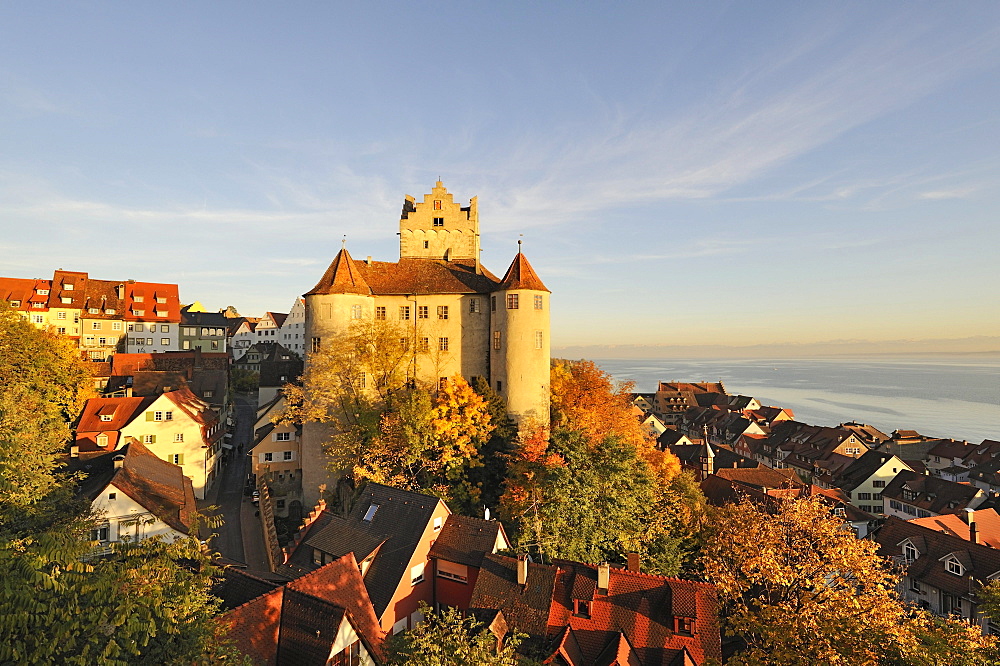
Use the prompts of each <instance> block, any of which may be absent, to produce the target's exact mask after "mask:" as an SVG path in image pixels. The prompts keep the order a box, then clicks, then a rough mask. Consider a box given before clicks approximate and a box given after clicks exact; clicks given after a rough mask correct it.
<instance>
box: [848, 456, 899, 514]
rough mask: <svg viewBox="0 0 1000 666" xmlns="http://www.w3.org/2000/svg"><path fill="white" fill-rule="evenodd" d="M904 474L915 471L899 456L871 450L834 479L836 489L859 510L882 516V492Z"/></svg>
mask: <svg viewBox="0 0 1000 666" xmlns="http://www.w3.org/2000/svg"><path fill="white" fill-rule="evenodd" d="M904 470H905V471H908V472H912V471H913V469H912V468H911V467H910V466H909V465H907V464H906V463H905V462H903V460H901V459H900V458H898V457H897V456H894V455H892V454H891V453H887V452H885V451H876V450H874V449H872V450H869V451H866V452H865V453H864V454H863V455H862V456H861V457H860V458H856V459H854V461H853V462H852V463H850V464H849V465H848V466H847V467H846V468H844V469H843V470H842V471H841V472H840V474H839V475H837V476H836V477H835V478H834V480H833V485H834V486H836V487H837V488H840V489H841V490H843V491H844V492H845V493H846V494H847V497H848V498H850V500H851V504H853V505H854V506H856V507H857V508H859V509H861V510H862V511H866V512H868V513H874V514H880V513H882V510H883V502H882V492H883V491H884V490H885V487H886V486H887V485H888V484H889V483H890V482H891V481H892V480H893V479H894V478H896V475H897V474H899V473H900V472H902V471H904Z"/></svg>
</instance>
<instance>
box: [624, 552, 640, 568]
mask: <svg viewBox="0 0 1000 666" xmlns="http://www.w3.org/2000/svg"><path fill="white" fill-rule="evenodd" d="M641 562H642V560H641V559H640V557H639V553H629V554H628V565H627V566H626V569H628V570H629V571H634V572H636V573H639V571H640V564H641Z"/></svg>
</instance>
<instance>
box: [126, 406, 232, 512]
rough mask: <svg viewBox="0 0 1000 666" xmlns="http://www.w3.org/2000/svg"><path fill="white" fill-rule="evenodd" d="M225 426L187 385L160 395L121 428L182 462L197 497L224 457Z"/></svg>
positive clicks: (212, 479)
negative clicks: (222, 453)
mask: <svg viewBox="0 0 1000 666" xmlns="http://www.w3.org/2000/svg"><path fill="white" fill-rule="evenodd" d="M224 434H225V428H223V427H222V424H221V423H220V422H219V416H218V414H216V413H215V412H214V411H212V410H211V409H210V408H209V406H208V403H207V402H205V401H204V400H202V399H201V398H199V397H198V396H196V395H195V394H194V393H192V392H191V390H190V389H188V388H183V389H180V390H177V391H169V392H167V393H163V394H162V395H160V396H158V397H157V398H156V399H155V400H153V402H152V403H150V404H149V405H147V406H146V407H145V409H144V410H143V411H142V412H140V413H138V414H137V415H136V416H135V417H134V418H133V419H132V420H131V421H130V422H129V423H128V424H127V425H125V427H123V428H122V429H121V438H120V439H119V441H124V440H125V438H126V437H134V438H135V439H137V440H138V441H140V442H142V443H143V444H144V445H145V446H146V448H148V449H149V450H150V451H152V452H153V453H154V454H155V455H156V456H157V457H158V458H161V459H162V460H166V461H167V462H170V463H173V464H175V465H179V466H180V467H181V469H182V470H183V471H184V475H185V476H188V477H190V478H191V481H192V483H193V484H194V493H195V496H196V497H197V498H198V499H205V493H206V491H207V490H208V489H209V488H210V487H211V485H212V484H213V483H214V482H215V479H216V476H217V475H218V472H219V465H220V463H221V460H222V456H221V452H222V437H223V435H224Z"/></svg>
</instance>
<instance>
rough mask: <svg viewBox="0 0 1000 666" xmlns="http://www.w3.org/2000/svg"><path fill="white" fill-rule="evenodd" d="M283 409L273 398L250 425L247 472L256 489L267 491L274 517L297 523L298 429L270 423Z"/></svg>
mask: <svg viewBox="0 0 1000 666" xmlns="http://www.w3.org/2000/svg"><path fill="white" fill-rule="evenodd" d="M283 406H284V397H283V396H276V397H275V398H274V399H273V400H272V401H271V402H270V403H268V405H266V406H265V408H264V410H263V412H264V414H263V416H261V417H258V419H257V422H256V423H255V424H254V441H253V444H252V446H251V448H250V453H249V455H250V460H251V472H252V473H253V474H254V478H255V479H256V480H257V485H258V487H259V486H264V485H266V486H267V487H268V490H269V491H270V492H269V496H270V497H271V499H272V500H273V501H274V513H275V515H278V516H282V517H291V518H296V519H298V518H301V517H302V451H301V440H302V426H300V425H297V424H293V423H272V422H271V417H272V416H273V414H274V413H276V412H277V411H280V410H281V409H283Z"/></svg>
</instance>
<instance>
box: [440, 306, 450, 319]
mask: <svg viewBox="0 0 1000 666" xmlns="http://www.w3.org/2000/svg"><path fill="white" fill-rule="evenodd" d="M447 318H448V306H447V305H439V306H438V319H447Z"/></svg>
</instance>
